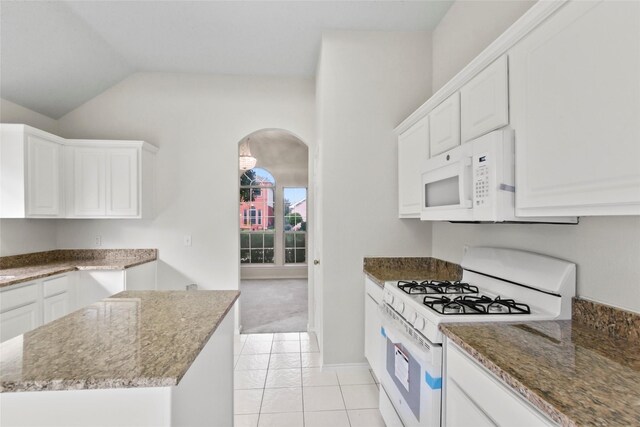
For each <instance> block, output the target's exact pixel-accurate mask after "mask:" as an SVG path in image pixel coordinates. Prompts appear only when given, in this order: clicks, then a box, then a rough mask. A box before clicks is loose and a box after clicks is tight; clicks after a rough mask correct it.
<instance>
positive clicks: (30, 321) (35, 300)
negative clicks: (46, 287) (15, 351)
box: [0, 282, 42, 341]
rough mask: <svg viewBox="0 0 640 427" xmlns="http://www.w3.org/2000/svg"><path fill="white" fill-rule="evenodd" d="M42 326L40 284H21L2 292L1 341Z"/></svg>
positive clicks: (0, 314) (0, 302)
mask: <svg viewBox="0 0 640 427" xmlns="http://www.w3.org/2000/svg"><path fill="white" fill-rule="evenodd" d="M41 324H42V286H41V283H40V282H30V283H26V284H20V285H18V286H16V287H12V288H10V289H5V290H3V291H1V292H0V341H6V340H8V339H10V338H13V337H15V336H17V335H20V334H23V333H25V332H27V331H30V330H32V329H34V328H37V327H38V326H40V325H41Z"/></svg>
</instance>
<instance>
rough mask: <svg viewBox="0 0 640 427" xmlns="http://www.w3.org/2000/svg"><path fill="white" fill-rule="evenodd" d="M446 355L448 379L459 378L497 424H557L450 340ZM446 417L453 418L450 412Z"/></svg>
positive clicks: (463, 387)
mask: <svg viewBox="0 0 640 427" xmlns="http://www.w3.org/2000/svg"><path fill="white" fill-rule="evenodd" d="M446 357H447V360H446V375H447V381H449V380H450V379H452V380H453V381H455V382H456V384H457V385H458V386H459V387H460V389H461V390H463V391H464V394H465V395H466V396H467V397H468V398H469V399H470V400H471V401H473V403H474V404H475V405H476V406H477V407H478V408H479V409H480V410H481V411H482V412H484V413H485V414H486V415H488V416H489V417H490V418H491V420H492V421H493V422H495V423H496V424H497V425H499V426H509V425H513V422H514V420H518V426H520V427H529V426H552V425H553V423H552V422H551V420H549V419H547V418H545V417H544V416H543V415H542V414H540V413H538V412H537V410H536V409H535V408H533V407H532V406H530V405H529V404H528V403H526V402H525V401H524V400H523V399H522V398H520V397H518V396H516V395H515V394H514V392H512V391H510V390H509V389H507V388H506V387H505V386H504V385H503V384H502V383H501V382H500V381H499V380H498V379H497V378H496V377H494V376H493V375H492V374H490V373H489V372H488V371H486V370H485V368H483V367H482V366H480V365H478V364H477V363H476V362H474V361H472V360H471V359H470V358H469V356H467V355H465V354H464V353H463V352H462V350H460V349H459V348H458V347H457V346H456V345H455V344H453V343H451V342H450V341H448V340H447V356H446ZM445 393H447V394H446V395H445V399H449V396H448V392H447V391H446V390H445ZM445 405H446V404H445ZM446 418H447V419H449V415H448V414H447V415H446Z"/></svg>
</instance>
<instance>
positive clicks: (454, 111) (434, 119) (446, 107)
mask: <svg viewBox="0 0 640 427" xmlns="http://www.w3.org/2000/svg"><path fill="white" fill-rule="evenodd" d="M429 141H430V142H429V145H430V147H431V156H435V155H436V154H440V153H444V152H445V151H447V150H450V149H452V148H453V147H455V146H457V145H460V92H456V93H454V94H453V95H451V96H450V97H449V98H447V99H446V100H445V101H443V102H442V103H441V104H440V105H438V106H437V107H436V108H434V109H433V111H431V113H429Z"/></svg>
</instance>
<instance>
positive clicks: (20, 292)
mask: <svg viewBox="0 0 640 427" xmlns="http://www.w3.org/2000/svg"><path fill="white" fill-rule="evenodd" d="M156 264H157V262H156V261H153V262H148V263H145V264H141V265H138V266H135V267H131V268H128V269H125V270H93V271H89V270H81V271H74V272H69V273H65V274H61V275H56V276H51V277H47V278H45V279H41V280H36V281H33V282H28V283H26V284H22V283H21V284H18V285H15V286H10V287H8V288H4V289H0V341H6V340H8V339H10V338H13V337H16V336H18V335H20V334H24V333H25V332H28V331H30V330H33V329H35V328H37V327H38V326H42V325H43V324H45V323H48V322H51V321H54V320H56V319H58V318H60V317H62V316H65V315H67V314H69V313H71V312H72V311H74V310H77V309H79V308H82V307H85V306H87V305H90V304H93V303H94V302H96V301H100V300H101V299H104V298H109V297H110V296H111V295H113V294H117V293H118V292H122V291H124V290H154V289H156Z"/></svg>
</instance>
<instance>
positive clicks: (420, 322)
mask: <svg viewBox="0 0 640 427" xmlns="http://www.w3.org/2000/svg"><path fill="white" fill-rule="evenodd" d="M415 326H416V329H418V330H419V331H421V330H423V329H424V327H425V326H426V324H425V321H424V319H423V318H422V317H421V318H419V319H418V320H417V321H416V323H415Z"/></svg>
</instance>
